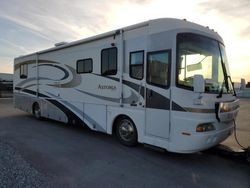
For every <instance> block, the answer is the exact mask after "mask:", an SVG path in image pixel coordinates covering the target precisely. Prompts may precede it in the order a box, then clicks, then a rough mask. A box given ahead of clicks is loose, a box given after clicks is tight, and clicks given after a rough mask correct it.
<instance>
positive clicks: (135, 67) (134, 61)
mask: <svg viewBox="0 0 250 188" xmlns="http://www.w3.org/2000/svg"><path fill="white" fill-rule="evenodd" d="M143 64H144V51H137V52H130V60H129V75H130V77H131V78H135V79H138V80H142V79H143V72H144V71H143Z"/></svg>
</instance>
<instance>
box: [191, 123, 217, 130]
mask: <svg viewBox="0 0 250 188" xmlns="http://www.w3.org/2000/svg"><path fill="white" fill-rule="evenodd" d="M213 130H215V128H214V125H213V124H212V123H202V124H199V125H198V126H197V127H196V132H207V131H213Z"/></svg>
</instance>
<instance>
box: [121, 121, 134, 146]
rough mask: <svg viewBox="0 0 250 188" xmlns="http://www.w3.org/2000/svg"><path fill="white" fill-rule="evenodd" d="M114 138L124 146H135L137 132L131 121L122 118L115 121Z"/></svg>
mask: <svg viewBox="0 0 250 188" xmlns="http://www.w3.org/2000/svg"><path fill="white" fill-rule="evenodd" d="M116 136H117V138H118V140H119V141H120V142H121V143H122V144H124V145H126V146H135V145H136V144H137V130H136V127H135V125H134V123H133V121H132V120H130V119H129V118H126V117H123V118H120V119H119V120H118V121H117V124H116Z"/></svg>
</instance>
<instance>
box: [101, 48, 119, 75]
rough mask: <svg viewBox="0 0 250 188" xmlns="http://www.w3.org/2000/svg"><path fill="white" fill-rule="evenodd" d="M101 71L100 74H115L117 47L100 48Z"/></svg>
mask: <svg viewBox="0 0 250 188" xmlns="http://www.w3.org/2000/svg"><path fill="white" fill-rule="evenodd" d="M101 73H102V75H115V74H116V73H117V48H108V49H104V50H102V52H101Z"/></svg>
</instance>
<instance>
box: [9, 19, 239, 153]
mask: <svg viewBox="0 0 250 188" xmlns="http://www.w3.org/2000/svg"><path fill="white" fill-rule="evenodd" d="M14 105H15V107H16V108H19V109H21V110H24V111H26V112H29V113H31V114H33V115H34V116H35V117H37V118H38V119H39V118H49V119H53V120H57V121H61V122H65V123H69V124H79V125H83V126H87V127H89V128H90V129H92V130H94V131H100V132H104V133H107V134H114V135H116V136H117V138H118V139H119V141H120V142H121V143H123V144H125V145H128V146H133V145H135V144H136V143H137V142H139V143H144V144H148V145H153V146H156V147H161V148H164V149H166V150H168V151H171V152H177V153H192V152H197V151H201V150H205V149H207V148H210V147H212V146H215V145H217V144H219V143H220V142H222V141H223V140H225V139H226V138H227V137H228V136H229V135H230V134H232V132H233V127H234V123H233V121H234V119H235V118H236V116H237V113H238V110H239V101H238V99H237V98H236V96H235V92H234V89H233V84H232V81H231V79H230V72H229V65H228V61H227V57H226V52H225V45H224V42H223V39H222V38H221V37H220V36H219V35H218V34H217V33H216V32H215V31H213V30H211V29H209V28H208V27H204V26H201V25H198V24H195V23H192V22H189V21H187V20H185V19H184V20H179V19H170V18H162V19H156V20H150V21H146V22H143V23H139V24H136V25H132V26H128V27H124V28H121V29H118V30H114V31H110V32H107V33H104V34H100V35H97V36H94V37H90V38H86V39H83V40H78V41H75V42H70V43H66V42H63V43H58V44H57V45H55V46H54V47H52V48H50V49H46V50H42V51H39V52H35V53H32V54H30V55H25V56H21V57H18V58H16V59H15V60H14Z"/></svg>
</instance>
